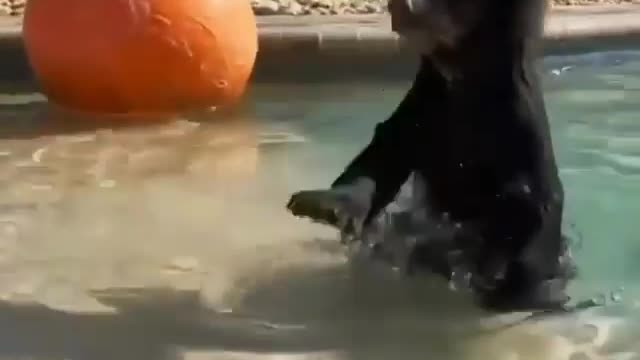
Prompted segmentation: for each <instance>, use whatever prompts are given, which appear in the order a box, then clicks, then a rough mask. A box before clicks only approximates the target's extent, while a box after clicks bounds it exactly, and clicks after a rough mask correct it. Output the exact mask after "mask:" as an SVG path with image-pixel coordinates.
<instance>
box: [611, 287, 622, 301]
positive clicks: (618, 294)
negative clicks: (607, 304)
mask: <svg viewBox="0 0 640 360" xmlns="http://www.w3.org/2000/svg"><path fill="white" fill-rule="evenodd" d="M623 292H624V287H622V286H621V287H619V288H618V289H616V290H614V291H612V292H611V294H610V296H609V298H610V299H611V301H612V302H614V303H619V302H621V301H622V293H623Z"/></svg>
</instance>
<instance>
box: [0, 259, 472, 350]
mask: <svg viewBox="0 0 640 360" xmlns="http://www.w3.org/2000/svg"><path fill="white" fill-rule="evenodd" d="M344 275H345V274H344V273H343V272H342V271H340V270H336V271H329V272H325V271H320V272H317V273H315V274H311V273H308V272H306V273H300V274H297V275H293V276H290V277H284V278H281V279H280V280H278V281H277V282H276V283H273V284H269V285H266V286H265V287H259V288H256V289H254V290H251V291H250V293H249V294H247V296H248V297H247V298H246V302H244V303H243V304H242V305H240V307H241V308H244V310H245V311H246V312H253V313H252V314H250V315H251V316H249V317H247V316H243V315H237V314H236V313H235V312H234V313H228V314H225V313H220V312H216V311H214V310H212V309H211V308H209V307H207V306H206V305H205V303H204V302H203V301H202V298H201V294H200V293H199V291H197V290H184V291H179V290H169V289H165V288H155V289H153V288H114V289H107V290H101V291H93V292H92V293H91V294H92V296H93V297H94V298H95V299H96V300H97V301H98V302H99V303H101V304H103V305H105V306H108V307H110V308H112V309H113V310H115V311H114V312H111V313H88V314H87V313H69V312H63V311H58V310H54V309H51V308H48V307H46V306H43V305H38V304H16V303H9V302H1V303H0V322H1V323H3V324H5V327H4V330H3V331H2V332H1V334H2V336H0V356H1V357H2V358H7V357H11V358H13V357H28V358H31V359H51V358H64V359H91V360H99V359H105V360H106V359H121V360H127V359H131V360H160V359H167V360H168V359H182V358H183V357H185V354H183V352H186V353H188V352H189V351H210V352H241V353H252V354H254V356H258V355H259V354H263V355H266V354H287V353H288V354H296V353H305V354H309V353H327V352H330V353H335V354H340V355H339V356H337V355H336V356H335V357H334V356H331V357H330V358H341V359H358V360H360V359H361V360H365V359H392V358H395V357H396V356H401V358H402V359H414V358H415V359H419V358H420V359H423V358H425V356H428V357H430V358H435V359H456V358H458V357H455V356H453V357H452V353H454V352H455V351H456V346H459V344H458V345H455V342H454V341H455V337H452V336H451V334H447V332H446V331H444V332H443V331H442V329H443V328H442V327H441V325H442V324H439V325H438V324H436V323H435V322H434V323H433V326H431V327H425V326H424V322H422V321H415V320H416V317H415V315H416V313H415V312H414V311H417V309H416V308H414V309H413V310H407V304H406V303H401V302H398V301H397V300H398V299H395V301H394V299H392V298H393V296H390V297H387V298H386V299H385V298H376V299H366V297H367V295H368V294H367V291H364V292H363V291H362V290H364V289H363V286H364V285H362V284H360V285H359V288H358V289H347V288H346V287H341V285H346V283H344V282H343V284H341V283H340V282H338V283H336V282H335V280H336V277H343V276H344ZM370 290H371V289H370ZM388 290H389V293H391V292H392V291H393V289H388ZM317 292H323V293H324V295H322V296H320V297H319V298H320V299H322V300H321V301H319V300H314V299H317V296H315V295H318V294H317ZM327 292H330V293H331V294H332V295H329V296H327V294H328V293H327ZM294 293H295V294H297V296H292V295H294ZM377 295H378V296H380V295H382V294H381V293H379V292H378V294H377ZM340 297H350V298H351V299H350V300H348V301H344V300H345V299H339V298H340ZM327 300H328V301H327ZM332 300H333V301H332ZM336 300H337V301H336ZM372 302H373V303H374V304H375V303H377V306H376V305H373V306H374V307H377V309H374V310H372V308H371V307H372ZM265 304H269V305H267V306H265ZM443 304H444V303H443ZM345 305H346V306H345ZM338 306H340V307H338ZM400 307H402V309H401V308H400ZM448 307H449V308H450V307H451V306H450V305H449V306H448ZM358 308H360V309H361V311H357V310H358ZM422 308H424V306H422ZM429 312H430V313H431V314H432V316H434V315H435V314H436V313H437V311H434V310H433V308H432V309H431V310H430V311H429ZM243 313H244V312H243ZM402 314H405V315H409V314H412V315H413V316H412V319H413V320H414V321H413V322H412V321H410V319H408V318H406V317H405V318H404V320H400V319H403V318H402V317H401V315H402ZM367 318H368V319H367ZM274 319H275V320H276V321H275V322H274ZM367 320H368V321H367ZM279 321H286V322H288V323H289V325H277V322H279ZM399 322H401V324H400V323H399ZM400 325H402V328H400ZM438 329H439V331H438ZM410 330H412V331H410ZM394 355H395V356H394ZM434 356H435V357H434ZM242 358H248V357H242Z"/></svg>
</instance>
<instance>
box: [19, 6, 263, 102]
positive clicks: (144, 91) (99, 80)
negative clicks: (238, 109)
mask: <svg viewBox="0 0 640 360" xmlns="http://www.w3.org/2000/svg"><path fill="white" fill-rule="evenodd" d="M23 34H24V41H25V46H26V51H27V55H28V58H29V62H30V64H31V67H32V68H33V71H34V73H35V76H36V78H37V79H38V81H39V82H40V85H41V87H42V89H43V91H44V92H45V94H46V95H47V96H48V97H49V99H50V100H52V101H53V102H55V103H57V104H59V105H61V106H63V107H68V108H72V109H76V110H80V111H89V112H101V113H159V112H174V111H182V110H191V109H197V108H204V107H211V106H224V105H231V104H233V103H235V102H237V101H238V100H239V99H240V98H241V96H242V95H243V94H244V91H245V89H246V86H247V83H248V81H249V78H250V76H251V72H252V70H253V67H254V64H255V59H256V53H257V50H258V36H257V27H256V21H255V17H254V14H253V11H252V9H251V5H250V2H249V1H248V0H64V1H60V0H30V1H28V2H27V7H26V10H25V16H24V23H23Z"/></svg>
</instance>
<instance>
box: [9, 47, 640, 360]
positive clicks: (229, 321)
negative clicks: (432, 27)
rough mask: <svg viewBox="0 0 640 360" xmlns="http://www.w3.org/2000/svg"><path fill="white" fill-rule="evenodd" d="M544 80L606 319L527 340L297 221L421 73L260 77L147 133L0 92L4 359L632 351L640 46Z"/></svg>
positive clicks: (561, 321) (585, 260)
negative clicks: (298, 196) (351, 79)
mask: <svg viewBox="0 0 640 360" xmlns="http://www.w3.org/2000/svg"><path fill="white" fill-rule="evenodd" d="M543 71H544V74H545V75H544V84H545V89H546V92H545V93H546V97H547V105H548V111H549V114H550V118H551V119H552V126H553V136H554V141H555V145H556V151H557V156H558V159H559V162H560V166H561V171H562V177H563V180H564V182H565V187H566V194H567V213H566V228H567V231H570V232H571V233H572V234H574V237H576V238H578V239H579V240H580V241H578V242H577V244H576V250H575V255H576V258H577V261H578V263H579V266H580V269H581V278H580V279H579V280H578V281H576V283H575V284H574V286H573V287H572V293H573V294H574V295H575V296H576V297H577V298H579V299H583V298H588V297H598V296H599V294H601V293H602V294H604V295H606V298H607V299H609V303H610V306H608V307H606V308H604V309H601V310H596V311H593V312H585V313H582V314H577V315H568V316H565V317H556V318H551V319H545V320H542V321H540V322H534V321H526V322H524V323H519V324H518V325H517V326H514V327H500V326H498V325H500V324H501V323H505V322H507V321H508V319H501V318H499V319H496V318H493V317H488V315H487V314H483V313H481V312H479V311H478V310H477V309H475V308H473V307H472V306H470V305H469V304H468V301H467V299H466V298H464V297H461V296H459V295H456V294H451V293H449V292H447V291H446V284H442V283H440V282H438V280H435V279H413V280H406V279H402V278H399V277H398V276H397V275H396V274H395V273H393V272H392V271H390V270H389V269H387V268H385V267H383V266H378V265H375V264H370V263H366V262H364V263H363V262H360V261H348V257H347V254H346V252H345V250H344V249H342V248H341V247H340V246H339V245H338V243H337V241H336V234H335V233H334V232H333V231H332V230H331V229H328V228H326V227H323V226H319V225H315V224H310V223H308V222H306V221H300V220H297V219H294V218H292V217H291V216H289V215H288V214H287V213H286V211H285V209H284V205H285V203H286V201H287V199H288V196H289V194H290V193H291V192H293V191H296V190H298V189H301V188H313V187H322V186H326V185H327V184H328V183H329V182H330V181H331V180H332V179H333V178H334V177H335V176H336V174H337V173H339V172H340V171H341V170H342V168H343V167H344V166H345V165H346V163H347V161H348V160H349V159H351V157H352V156H354V155H355V154H356V153H357V151H358V150H359V149H360V148H361V147H362V146H364V145H365V144H366V143H367V142H368V141H369V139H370V137H371V135H372V132H373V126H374V124H375V123H376V122H378V121H381V120H383V119H385V118H386V117H387V116H388V115H389V113H390V112H391V111H392V110H393V108H394V107H395V106H396V104H397V103H398V102H399V101H400V99H401V98H402V96H403V95H404V92H405V91H406V89H407V87H408V85H409V82H408V81H397V82H387V83H380V84H377V85H374V84H371V83H368V84H366V85H365V84H358V83H344V84H326V85H319V86H313V87H311V86H309V85H293V84H291V85H272V84H257V85H255V86H254V87H253V89H252V92H251V94H249V97H248V104H247V105H248V106H247V108H246V109H245V111H243V112H241V113H239V114H235V115H220V114H215V113H208V114H198V115H189V116H184V117H180V118H176V119H172V121H170V122H167V123H163V124H156V125H150V126H144V127H138V128H132V127H126V126H124V127H112V126H102V127H99V128H96V126H94V125H92V123H93V122H92V120H91V119H87V118H82V117H78V118H71V117H70V116H69V115H67V114H63V113H59V112H56V111H54V110H52V109H51V108H49V107H48V106H47V104H46V102H45V101H44V99H43V98H42V97H41V96H39V95H37V94H31V93H29V92H28V91H26V90H24V87H17V86H16V85H15V84H3V85H0V138H1V139H0V183H1V184H2V187H0V321H3V323H5V324H7V325H6V326H5V327H4V329H0V358H2V359H5V358H6V359H17V358H25V357H29V358H32V359H53V358H68V359H91V360H94V359H118V360H120V359H132V360H133V359H135V360H147V359H148V360H152V359H153V360H155V359H287V360H289V359H322V360H324V359H328V360H338V359H341V360H342V359H349V360H351V359H353V360H360V359H362V360H376V359H380V360H391V359H399V360H404V359H425V358H433V359H439V360H440V359H441V360H449V359H451V360H466V359H469V360H471V359H473V360H475V359H477V360H484V359H531V360H546V359H550V360H555V359H563V360H564V359H567V360H569V359H571V360H576V359H585V357H584V356H586V358H588V359H637V358H638V355H637V353H640V347H639V344H640V341H637V340H638V339H640V321H638V320H639V319H640V310H638V307H640V287H638V286H637V285H636V284H637V281H638V278H639V277H640V265H638V264H637V261H636V258H637V256H639V255H640V245H639V242H638V241H637V240H636V237H637V234H638V233H640V231H639V230H640V225H639V222H638V220H637V218H638V216H637V214H638V213H640V212H639V211H638V210H640V209H639V207H640V182H638V181H637V180H638V177H639V175H640V105H639V104H640V53H638V52H626V53H623V52H618V53H608V54H593V55H587V56H579V57H561V58H548V59H546V61H545V63H544V67H543ZM16 89H20V90H16ZM496 322H497V323H496ZM489 325H491V326H490V329H491V330H489V331H487V330H486V326H489ZM483 329H484V330H483Z"/></svg>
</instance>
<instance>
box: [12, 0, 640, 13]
mask: <svg viewBox="0 0 640 360" xmlns="http://www.w3.org/2000/svg"><path fill="white" fill-rule="evenodd" d="M26 1H27V0H0V16H1V15H15V16H17V15H21V14H22V13H23V11H24V5H25V2H26ZM58 1H60V2H61V3H64V1H65V0H58ZM87 1H89V0H87ZM176 1H180V0H176ZM229 1H238V0H229ZM247 1H251V4H252V5H253V8H254V10H255V12H256V14H258V15H278V14H287V15H310V14H316V15H337V14H375V13H381V12H384V11H385V9H386V3H387V0H247ZM549 1H552V2H553V3H554V4H558V5H586V4H599V3H607V4H610V3H616V4H620V3H626V4H629V3H635V4H640V0H549Z"/></svg>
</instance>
